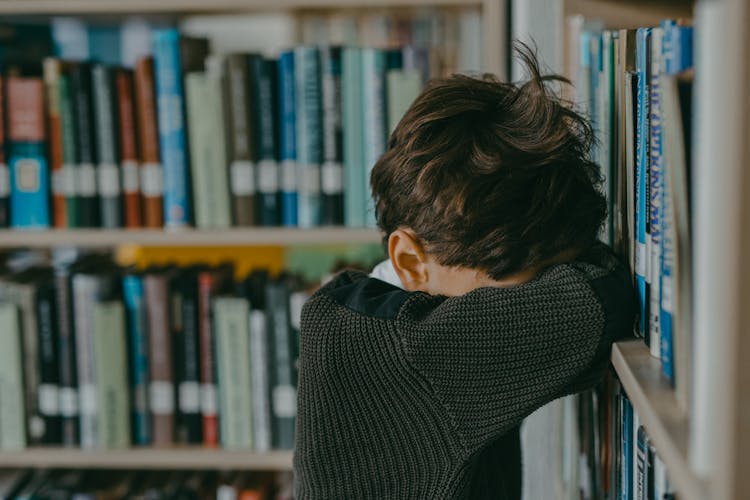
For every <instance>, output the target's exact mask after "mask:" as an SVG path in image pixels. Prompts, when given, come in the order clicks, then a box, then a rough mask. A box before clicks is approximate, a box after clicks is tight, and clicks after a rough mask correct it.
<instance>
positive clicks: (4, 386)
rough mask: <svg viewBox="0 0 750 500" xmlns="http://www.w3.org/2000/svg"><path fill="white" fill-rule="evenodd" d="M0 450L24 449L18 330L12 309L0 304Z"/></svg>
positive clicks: (19, 335) (21, 373) (16, 311)
mask: <svg viewBox="0 0 750 500" xmlns="http://www.w3.org/2000/svg"><path fill="white" fill-rule="evenodd" d="M0 346H2V348H0V449H2V450H17V449H22V448H25V447H26V430H25V418H26V417H25V415H24V400H23V397H24V395H23V372H22V361H21V355H22V354H21V329H20V325H19V321H18V310H17V309H16V306H14V305H13V304H9V303H7V302H6V303H0Z"/></svg>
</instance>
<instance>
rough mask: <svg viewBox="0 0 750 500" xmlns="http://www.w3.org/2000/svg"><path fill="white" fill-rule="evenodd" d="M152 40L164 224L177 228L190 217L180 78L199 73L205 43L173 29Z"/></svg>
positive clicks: (206, 50) (156, 35)
mask: <svg viewBox="0 0 750 500" xmlns="http://www.w3.org/2000/svg"><path fill="white" fill-rule="evenodd" d="M153 40H154V74H155V77H156V94H157V101H158V102H159V112H158V126H159V139H160V141H159V145H160V152H161V158H162V161H163V163H164V186H165V190H164V224H165V226H166V227H167V228H179V227H185V226H187V225H189V224H190V221H191V214H192V213H191V206H190V188H189V185H190V177H189V172H190V170H189V163H188V156H187V149H188V148H187V147H186V146H187V140H186V137H185V136H186V132H185V111H184V109H183V101H184V91H183V82H182V76H183V74H184V73H189V72H191V71H200V70H201V69H202V64H203V60H204V59H205V57H206V55H207V54H208V40H206V39H198V38H187V37H181V36H180V34H179V32H178V31H177V30H176V29H173V28H167V29H158V30H155V31H154V34H153Z"/></svg>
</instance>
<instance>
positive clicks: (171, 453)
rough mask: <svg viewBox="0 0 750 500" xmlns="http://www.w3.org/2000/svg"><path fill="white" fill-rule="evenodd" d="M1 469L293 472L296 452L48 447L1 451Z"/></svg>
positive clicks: (189, 448) (191, 448) (195, 448)
mask: <svg viewBox="0 0 750 500" xmlns="http://www.w3.org/2000/svg"><path fill="white" fill-rule="evenodd" d="M0 467H6V468H8V467H10V468H21V467H36V468H44V467H46V468H65V469H74V468H79V469H164V470H168V469H173V470H177V469H203V470H205V469H211V470H229V469H231V470H259V471H260V470H263V471H283V470H292V452H291V451H270V452H266V453H256V452H252V451H227V450H214V449H207V448H200V447H185V448H169V449H166V448H165V449H152V448H142V449H138V448H132V449H125V450H101V451H99V450H80V449H72V448H51V447H50V448H46V447H45V448H29V449H26V450H20V451H3V452H0Z"/></svg>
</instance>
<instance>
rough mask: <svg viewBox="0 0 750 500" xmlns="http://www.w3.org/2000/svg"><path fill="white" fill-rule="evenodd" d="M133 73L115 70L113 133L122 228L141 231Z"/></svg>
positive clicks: (125, 70)
mask: <svg viewBox="0 0 750 500" xmlns="http://www.w3.org/2000/svg"><path fill="white" fill-rule="evenodd" d="M133 86H134V82H133V71H132V70H129V69H123V68H119V69H117V71H116V72H115V89H116V96H117V97H116V98H117V130H118V131H119V135H118V140H119V143H120V156H119V161H120V170H121V173H122V198H123V225H124V226H125V227H127V228H138V227H141V224H142V222H141V188H140V165H139V163H138V148H137V144H136V119H135V99H134V95H133Z"/></svg>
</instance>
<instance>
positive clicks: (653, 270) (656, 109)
mask: <svg viewBox="0 0 750 500" xmlns="http://www.w3.org/2000/svg"><path fill="white" fill-rule="evenodd" d="M662 33H663V32H662V29H661V28H659V27H656V28H652V31H651V47H650V50H651V71H650V78H651V81H650V90H649V112H650V116H649V118H650V120H649V131H650V135H649V142H650V144H649V154H650V158H649V159H650V165H649V198H650V199H649V207H650V209H649V215H650V221H649V227H650V229H651V245H650V249H651V252H650V255H649V256H648V258H649V259H650V262H651V264H650V274H651V281H650V293H649V301H650V303H649V326H648V330H649V347H650V350H651V355H652V356H654V357H655V358H659V357H660V356H661V322H660V315H661V305H660V301H661V292H660V290H659V288H660V285H661V239H662V237H663V236H662V217H663V214H662V204H661V200H662V196H661V191H662V185H663V179H664V174H663V166H662V148H661V142H662V132H661V113H662V111H661V88H660V84H659V81H660V73H661V53H662Z"/></svg>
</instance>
